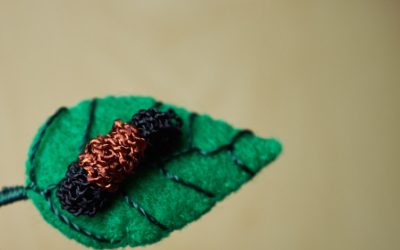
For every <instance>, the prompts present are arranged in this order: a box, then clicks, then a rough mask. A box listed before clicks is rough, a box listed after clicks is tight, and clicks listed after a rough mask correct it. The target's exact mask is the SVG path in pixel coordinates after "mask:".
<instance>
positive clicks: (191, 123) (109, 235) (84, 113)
mask: <svg viewBox="0 0 400 250" xmlns="http://www.w3.org/2000/svg"><path fill="white" fill-rule="evenodd" d="M92 104H93V102H92V101H90V100H86V101H83V102H81V103H79V104H78V105H76V106H74V107H72V108H70V109H61V110H60V111H59V112H58V113H57V114H56V115H54V116H53V117H52V118H50V119H49V120H48V121H47V122H46V123H45V124H44V125H43V126H42V127H41V128H40V129H39V132H38V134H37V135H36V137H35V139H34V141H33V143H32V146H31V150H30V153H29V159H28V161H27V185H28V186H29V187H30V189H29V190H28V196H29V197H30V198H31V199H32V200H33V202H34V204H35V206H36V207H37V209H38V210H39V211H40V213H41V214H42V216H43V218H44V219H45V220H46V221H47V222H48V223H50V224H51V225H53V226H54V227H56V228H57V229H59V230H60V231H61V232H62V233H63V234H65V235H66V236H68V237H69V238H72V239H74V240H76V241H78V242H80V243H82V244H84V245H86V246H89V247H93V248H116V247H123V246H127V245H129V246H139V245H145V244H150V243H154V242H156V241H159V240H160V239H162V238H163V237H165V236H167V235H168V234H169V233H170V232H171V231H173V230H175V229H179V228H182V227H183V226H185V225H186V224H188V223H190V222H191V221H194V220H196V219H198V218H199V217H200V216H201V215H202V214H204V213H205V212H207V211H209V210H210V209H211V208H212V207H213V206H214V204H215V203H216V202H217V201H219V200H222V199H223V198H224V197H225V196H227V195H228V194H229V193H231V192H233V191H235V190H237V189H238V188H239V187H240V186H241V185H242V184H244V183H245V182H247V181H248V180H250V179H251V178H252V177H253V176H254V175H255V174H256V173H258V172H259V170H260V169H261V168H263V167H264V166H266V165H267V164H268V163H270V162H271V161H272V160H274V159H275V158H276V157H277V156H278V154H279V153H280V151H281V145H280V143H279V142H278V141H276V140H275V139H264V138H260V137H257V136H255V135H253V134H252V133H251V132H250V131H246V130H238V129H235V128H232V127H231V126H230V125H228V124H227V123H225V122H223V121H219V120H213V119H212V118H210V117H209V116H208V115H197V114H195V113H191V112H188V111H187V110H185V109H183V108H178V107H175V106H172V105H167V104H162V105H160V106H158V108H159V109H160V110H166V109H168V108H172V109H174V110H175V111H176V112H177V114H178V115H179V116H180V117H181V118H182V119H183V121H184V126H183V141H182V145H181V146H180V148H179V149H177V151H176V152H175V153H173V154H171V155H170V156H169V157H168V158H166V159H165V160H164V161H163V162H162V163H160V166H154V167H151V168H150V167H149V168H148V169H145V170H143V171H142V172H140V173H139V174H137V175H135V176H134V177H133V178H130V179H129V180H127V181H126V182H125V184H124V185H123V187H122V192H121V193H120V194H119V195H118V197H116V198H115V200H114V201H113V202H112V205H111V206H110V207H108V208H107V209H105V210H104V211H101V212H99V213H98V214H96V216H94V217H88V216H78V217H76V216H74V215H72V214H70V213H69V212H67V211H65V210H63V209H62V208H61V206H60V203H59V201H58V199H57V197H56V196H55V192H56V189H57V186H56V184H57V183H58V182H59V181H60V180H61V179H62V178H63V176H64V175H65V173H66V171H67V167H68V165H69V164H70V163H71V162H72V161H75V160H76V159H77V157H78V155H79V152H80V146H81V144H82V140H83V139H84V137H85V132H86V129H87V128H89V129H90V134H89V137H90V138H93V137H95V136H97V135H99V134H106V133H108V132H109V130H110V128H111V126H112V124H113V121H114V120H115V119H122V120H123V121H128V120H129V119H130V118H131V117H132V115H133V114H135V113H136V112H137V111H138V110H140V109H147V108H150V107H153V106H155V105H157V102H156V101H155V100H154V99H152V98H149V97H107V98H103V99H98V100H97V101H96V104H97V105H92ZM92 107H95V109H94V110H93V111H94V116H93V118H94V119H93V122H92V123H91V124H90V126H88V122H89V120H90V119H89V117H90V113H91V108H92Z"/></svg>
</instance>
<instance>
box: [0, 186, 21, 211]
mask: <svg viewBox="0 0 400 250" xmlns="http://www.w3.org/2000/svg"><path fill="white" fill-rule="evenodd" d="M26 199H28V196H27V194H26V188H25V187H24V186H13V187H4V188H3V189H2V190H1V191H0V207H1V206H3V205H7V204H9V203H12V202H15V201H20V200H26Z"/></svg>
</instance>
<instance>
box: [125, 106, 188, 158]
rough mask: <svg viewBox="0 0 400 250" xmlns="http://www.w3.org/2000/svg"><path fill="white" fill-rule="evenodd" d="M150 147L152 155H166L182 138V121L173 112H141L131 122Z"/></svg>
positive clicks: (154, 110)
mask: <svg viewBox="0 0 400 250" xmlns="http://www.w3.org/2000/svg"><path fill="white" fill-rule="evenodd" d="M130 124H131V125H132V126H134V127H135V128H137V129H139V133H140V135H141V136H143V137H144V138H145V139H146V140H147V141H148V143H149V145H150V153H157V154H165V153H168V152H170V151H171V149H173V148H175V147H176V146H177V144H178V143H179V142H180V139H181V136H182V130H181V129H182V119H181V118H180V117H179V116H178V115H177V114H176V113H175V111H173V110H172V109H168V110H167V111H165V112H163V111H158V110H157V109H155V108H150V109H146V110H145V109H142V110H139V111H138V112H137V113H136V114H135V115H134V116H133V117H132V120H131V121H130Z"/></svg>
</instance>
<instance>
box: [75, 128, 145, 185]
mask: <svg viewBox="0 0 400 250" xmlns="http://www.w3.org/2000/svg"><path fill="white" fill-rule="evenodd" d="M146 147H147V142H146V140H145V139H144V138H142V137H141V136H140V135H139V132H138V129H136V128H134V127H132V126H131V125H130V124H128V123H123V122H122V121H121V120H116V121H115V122H114V125H113V127H112V129H111V131H110V133H108V134H106V135H99V136H97V137H96V138H94V139H92V140H91V141H90V142H89V143H88V144H87V145H86V148H85V151H84V153H82V154H81V155H80V156H79V161H78V163H79V165H80V166H81V167H83V168H84V169H85V170H86V171H87V180H88V182H89V183H92V184H95V185H97V186H99V187H100V188H102V189H104V190H107V191H111V192H113V191H116V190H117V189H118V187H119V185H120V184H121V183H122V182H123V181H124V180H125V179H126V178H127V177H128V176H130V175H131V174H133V173H134V172H135V170H136V169H137V168H138V165H139V162H140V160H141V159H143V157H144V153H145V150H146Z"/></svg>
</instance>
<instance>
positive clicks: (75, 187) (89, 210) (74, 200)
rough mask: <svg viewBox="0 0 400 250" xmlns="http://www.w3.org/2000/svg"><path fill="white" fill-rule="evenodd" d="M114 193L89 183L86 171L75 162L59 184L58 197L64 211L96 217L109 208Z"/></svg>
mask: <svg viewBox="0 0 400 250" xmlns="http://www.w3.org/2000/svg"><path fill="white" fill-rule="evenodd" d="M111 195H112V193H110V192H108V191H105V190H103V189H101V188H100V187H97V186H96V185H93V184H91V183H89V182H88V181H87V173H86V170H85V169H83V168H82V167H80V166H79V165H78V163H76V162H73V163H71V164H70V165H69V167H68V171H67V173H66V175H65V177H64V178H63V179H62V180H61V181H60V182H59V183H58V190H57V197H58V198H59V200H60V203H61V206H62V208H63V209H65V210H67V211H69V212H70V213H72V214H74V215H76V216H78V215H88V216H94V215H95V214H96V213H97V211H98V210H101V209H103V208H104V207H105V206H107V204H108V202H109V201H110V199H111Z"/></svg>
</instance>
